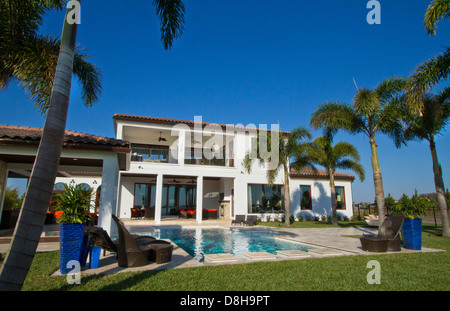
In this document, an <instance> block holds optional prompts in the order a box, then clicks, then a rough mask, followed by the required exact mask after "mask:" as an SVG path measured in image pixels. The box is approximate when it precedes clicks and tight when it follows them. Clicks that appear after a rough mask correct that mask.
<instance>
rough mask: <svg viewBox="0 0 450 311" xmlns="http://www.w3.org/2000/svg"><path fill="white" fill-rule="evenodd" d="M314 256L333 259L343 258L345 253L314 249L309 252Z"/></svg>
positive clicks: (327, 249) (329, 249) (334, 250)
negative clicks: (333, 257)
mask: <svg viewBox="0 0 450 311" xmlns="http://www.w3.org/2000/svg"><path fill="white" fill-rule="evenodd" d="M308 252H309V253H311V254H312V255H316V256H320V257H331V256H341V255H344V253H343V252H341V251H338V250H336V249H331V248H313V249H310V250H308Z"/></svg>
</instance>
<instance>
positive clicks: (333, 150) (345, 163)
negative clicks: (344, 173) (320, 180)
mask: <svg viewBox="0 0 450 311" xmlns="http://www.w3.org/2000/svg"><path fill="white" fill-rule="evenodd" d="M309 156H310V158H312V159H313V161H314V162H315V163H317V164H319V165H321V166H323V167H325V168H326V169H327V171H328V177H329V179H330V189H331V210H332V214H333V225H336V226H337V225H338V220H337V202H336V189H335V183H334V173H335V171H336V169H339V168H340V169H350V170H353V171H355V172H356V173H357V175H358V176H359V179H360V180H361V181H364V178H365V172H364V168H363V167H362V165H361V164H360V163H359V160H360V157H359V153H358V150H357V149H356V148H355V147H354V146H353V145H352V144H350V143H347V142H339V143H337V144H335V145H334V146H333V134H331V133H328V135H324V136H320V137H318V138H316V140H314V142H312V143H311V145H310V147H309Z"/></svg>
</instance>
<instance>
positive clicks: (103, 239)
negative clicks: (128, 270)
mask: <svg viewBox="0 0 450 311" xmlns="http://www.w3.org/2000/svg"><path fill="white" fill-rule="evenodd" d="M86 231H87V232H88V234H90V235H91V236H92V238H93V239H94V243H95V245H97V246H101V247H102V249H103V250H104V251H109V252H112V253H116V254H117V248H118V246H119V241H117V240H114V241H113V240H111V238H110V237H109V235H108V232H106V231H105V230H104V229H103V228H102V227H94V226H89V227H87V228H86Z"/></svg>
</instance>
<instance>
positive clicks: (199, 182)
mask: <svg viewBox="0 0 450 311" xmlns="http://www.w3.org/2000/svg"><path fill="white" fill-rule="evenodd" d="M202 212H203V176H198V177H197V212H196V214H197V217H196V218H197V223H199V224H201V223H202V219H203V213H202Z"/></svg>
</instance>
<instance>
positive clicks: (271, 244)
mask: <svg viewBox="0 0 450 311" xmlns="http://www.w3.org/2000/svg"><path fill="white" fill-rule="evenodd" d="M141 234H142V233H141ZM147 234H148V235H151V236H153V237H155V238H157V239H170V240H171V241H173V242H174V243H175V244H177V245H178V246H179V247H181V248H182V249H183V250H185V251H186V252H187V253H188V254H189V255H191V256H192V257H194V258H196V259H197V260H199V261H203V259H204V255H205V254H222V253H229V254H233V255H235V256H236V257H242V254H243V253H247V252H268V253H272V254H275V253H276V252H277V251H280V250H301V251H305V252H307V251H308V247H307V246H305V245H303V244H300V243H296V242H290V241H286V240H282V239H280V238H277V233H276V232H274V231H271V230H264V229H243V228H192V229H189V228H183V229H181V228H178V227H159V228H158V229H156V230H155V231H154V232H150V233H147Z"/></svg>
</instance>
